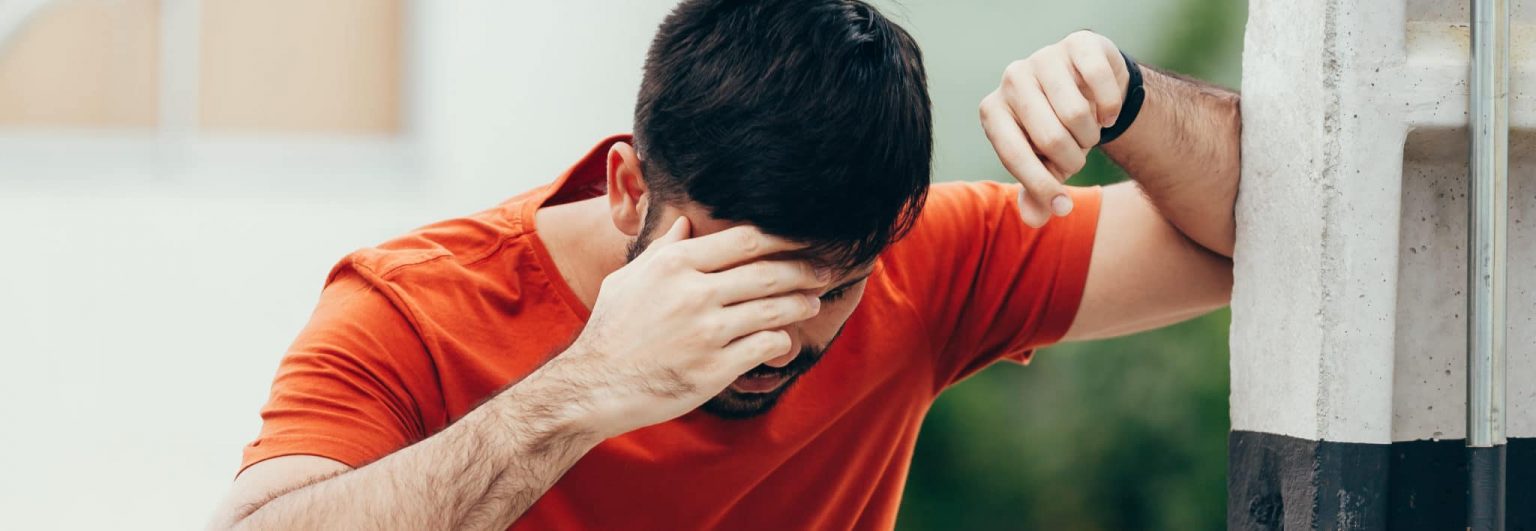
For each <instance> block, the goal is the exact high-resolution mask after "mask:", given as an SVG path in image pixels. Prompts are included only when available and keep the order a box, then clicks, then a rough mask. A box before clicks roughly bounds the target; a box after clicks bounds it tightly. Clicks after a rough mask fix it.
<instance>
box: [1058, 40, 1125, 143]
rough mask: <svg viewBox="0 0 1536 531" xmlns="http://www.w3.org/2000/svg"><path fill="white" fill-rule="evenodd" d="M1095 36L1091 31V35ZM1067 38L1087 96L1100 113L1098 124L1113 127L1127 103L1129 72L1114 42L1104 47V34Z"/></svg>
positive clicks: (1070, 53) (1068, 49) (1067, 46)
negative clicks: (1126, 88) (1126, 89)
mask: <svg viewBox="0 0 1536 531" xmlns="http://www.w3.org/2000/svg"><path fill="white" fill-rule="evenodd" d="M1089 35H1092V34H1089ZM1092 37H1093V38H1080V39H1071V38H1069V39H1067V41H1066V43H1065V45H1066V48H1067V54H1068V55H1070V56H1071V58H1072V65H1073V66H1074V67H1076V69H1077V73H1078V76H1079V77H1081V78H1082V80H1083V85H1084V87H1085V88H1086V89H1087V92H1088V98H1089V100H1091V101H1092V103H1093V107H1094V109H1095V110H1096V112H1097V114H1098V120H1099V125H1100V126H1101V127H1105V128H1107V127H1110V126H1112V125H1115V121H1116V120H1118V119H1119V118H1120V108H1121V105H1123V104H1124V103H1125V86H1126V84H1127V83H1129V82H1130V72H1129V71H1127V70H1126V67H1125V60H1124V59H1122V58H1121V57H1120V52H1119V50H1117V49H1115V47H1114V45H1112V44H1111V45H1108V46H1105V45H1104V44H1103V43H1102V42H1100V41H1103V40H1104V39H1103V37H1099V36H1097V35H1092Z"/></svg>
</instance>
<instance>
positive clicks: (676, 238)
mask: <svg viewBox="0 0 1536 531" xmlns="http://www.w3.org/2000/svg"><path fill="white" fill-rule="evenodd" d="M692 232H693V226H692V225H690V224H689V222H688V217H687V216H678V217H677V221H673V222H672V228H669V229H667V232H665V233H662V235H661V236H659V237H657V238H656V239H655V240H652V241H651V247H659V246H666V245H670V244H674V243H677V242H680V241H683V240H686V239H688V236H689V234H691V233H692Z"/></svg>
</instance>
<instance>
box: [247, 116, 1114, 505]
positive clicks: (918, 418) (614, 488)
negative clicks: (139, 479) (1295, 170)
mask: <svg viewBox="0 0 1536 531" xmlns="http://www.w3.org/2000/svg"><path fill="white" fill-rule="evenodd" d="M625 139H627V137H624V136H617V137H613V138H609V139H607V140H605V141H603V142H602V143H601V144H599V145H598V146H597V147H595V148H594V149H593V150H592V152H591V153H589V154H587V155H586V156H585V157H584V158H583V159H582V160H581V161H580V162H578V163H577V164H576V165H575V166H574V167H572V168H571V169H570V170H569V171H567V172H566V174H565V175H564V176H562V177H561V178H560V179H559V180H558V181H556V182H555V183H554V184H552V185H549V186H545V187H542V188H539V189H536V190H533V191H531V192H528V193H526V194H523V195H520V196H518V197H515V198H512V199H511V200H508V201H507V202H505V203H502V204H501V205H500V206H498V207H496V208H493V209H491V210H487V211H484V212H481V213H478V214H475V215H472V216H469V217H465V218H459V219H453V220H449V221H445V222H441V223H437V224H434V225H430V226H427V227H423V228H421V229H418V230H416V231H414V232H412V233H410V234H408V235H406V236H404V237H401V238H398V239H395V240H393V241H390V242H388V243H385V244H383V245H380V246H378V247H374V248H370V249H364V250H361V251H358V252H356V253H353V254H352V255H350V256H348V257H346V258H345V259H343V260H342V261H341V263H339V264H337V265H336V267H335V268H334V269H333V270H332V271H331V273H330V277H329V279H328V280H327V282H326V287H325V289H324V291H323V292H322V294H321V296H320V302H319V307H318V308H317V309H316V310H315V313H314V315H313V316H312V317H311V319H310V322H309V324H308V326H306V327H305V328H304V330H303V332H301V333H300V334H299V337H298V339H297V340H296V341H295V342H294V344H293V346H292V347H291V349H290V350H289V351H288V354H287V356H286V357H284V359H283V361H282V364H281V366H280V367H279V369H278V373H277V377H276V380H275V381H274V382H273V385H272V396H271V399H270V401H269V402H268V403H267V405H266V407H265V408H263V410H262V419H263V420H264V423H263V425H262V429H261V434H260V436H259V437H258V438H257V439H256V440H255V441H254V442H252V443H251V444H250V445H249V446H247V447H246V448H245V456H244V462H243V465H242V469H243V468H244V467H248V466H250V465H252V464H254V463H256V462H259V461H262V460H264V459H270V458H273V457H277V456H283V455H294V454H308V455H318V456H323V457H328V458H331V459H335V460H337V461H340V462H342V463H346V464H347V465H350V466H352V467H361V466H363V465H366V464H368V463H369V462H372V461H374V460H377V459H379V458H380V457H383V456H385V455H387V454H389V453H391V452H394V451H395V450H398V449H400V448H402V447H404V446H407V445H409V444H411V443H413V442H415V441H419V440H422V439H424V438H426V437H428V436H430V435H432V434H433V433H436V432H437V431H439V430H441V429H443V428H444V427H445V426H447V425H448V424H449V423H451V422H453V421H454V420H455V419H458V418H459V417H461V416H463V415H464V414H465V413H467V412H468V411H469V410H470V409H471V408H473V407H474V406H475V405H477V404H479V403H480V402H481V401H482V400H483V399H485V398H487V397H488V396H489V395H491V394H492V393H494V392H496V391H497V390H499V389H502V388H503V387H505V386H506V385H508V384H510V383H512V382H516V381H517V380H519V379H520V378H523V377H524V376H526V375H527V374H529V373H530V372H532V371H533V370H534V368H535V367H537V366H538V365H539V364H541V363H542V362H544V361H545V360H547V359H549V358H550V357H551V356H553V355H555V354H557V353H558V352H559V350H560V349H561V348H563V347H564V346H565V345H567V344H568V343H569V342H570V341H571V340H572V339H573V338H574V336H575V334H577V333H578V332H579V331H580V330H581V328H582V324H583V322H584V321H585V320H586V318H587V316H588V309H587V308H586V307H585V306H584V305H583V304H582V303H581V302H580V301H579V300H578V299H577V298H576V295H575V294H574V293H573V292H572V291H571V289H570V288H569V287H568V286H567V285H566V284H565V283H564V281H563V280H562V279H561V276H560V274H559V273H558V272H557V271H556V270H555V267H554V262H553V261H552V260H551V259H550V256H549V252H548V250H546V249H545V247H544V244H543V243H542V242H541V241H540V239H539V237H538V232H537V230H536V228H535V227H534V211H535V210H536V209H538V208H539V207H540V206H541V205H546V204H557V203H561V202H568V201H573V200H579V199H583V198H588V197H593V196H595V195H597V194H600V193H601V192H602V187H603V183H604V171H605V169H604V154H605V153H606V152H607V149H608V147H609V146H610V145H611V144H612V143H613V142H616V141H619V140H625ZM1018 190H1019V186H1018V185H1007V184H1000V183H992V182H980V183H943V184H936V185H934V186H933V187H932V189H931V191H930V193H929V196H928V203H927V205H926V207H925V208H924V209H923V211H922V214H921V215H920V217H919V219H918V221H917V223H916V225H915V227H914V228H913V230H912V232H911V233H909V235H908V236H907V237H906V238H905V239H903V240H902V241H900V242H898V243H896V244H894V245H892V246H891V247H890V248H889V249H888V250H887V251H886V252H885V253H884V254H882V255H881V257H880V258H879V259H878V263H877V266H876V268H875V271H874V274H873V275H872V276H871V277H870V279H869V284H868V288H867V289H866V291H865V294H864V298H863V300H862V302H860V304H859V306H858V308H857V310H855V311H854V312H853V315H852V317H851V318H850V319H849V320H848V323H847V324H846V326H845V327H844V329H843V333H842V336H841V337H840V338H839V339H838V340H837V341H836V342H834V343H833V344H832V345H831V347H830V348H829V349H828V350H827V351H826V355H825V357H824V358H823V359H822V360H821V362H820V363H819V364H818V365H817V366H816V367H815V368H813V369H811V370H810V372H808V373H806V374H805V375H804V376H803V377H801V379H800V381H799V382H798V383H797V384H796V385H795V386H794V387H793V388H791V389H790V390H789V391H788V392H786V393H785V394H784V396H783V397H782V399H781V400H780V402H779V404H778V405H777V406H776V407H775V408H774V409H773V410H772V411H770V412H768V413H767V414H764V415H762V416H760V417H756V418H753V419H748V420H724V419H720V418H716V417H713V416H711V415H709V414H707V413H703V412H701V411H694V412H692V413H689V414H686V415H684V416H682V417H680V418H677V419H674V420H671V421H668V422H665V423H662V424H658V425H655V426H651V427H648V428H644V429H641V430H637V431H634V432H630V433H627V434H624V435H621V436H619V437H615V438H613V439H610V440H607V441H605V442H603V443H601V444H599V445H598V446H597V447H596V448H594V449H593V450H592V451H591V452H590V453H588V454H587V455H586V456H584V457H583V458H582V459H581V460H580V461H579V462H578V463H577V464H576V465H575V466H574V467H573V468H571V470H570V471H569V472H567V473H566V474H565V476H564V477H563V478H561V479H560V481H559V482H558V483H556V484H555V485H554V486H553V487H552V488H551V489H550V490H549V492H548V493H546V494H545V495H544V496H543V497H542V498H540V499H539V500H538V502H537V503H535V504H534V506H533V507H532V508H530V509H529V510H528V512H527V513H525V514H524V515H523V517H522V518H521V519H519V520H518V522H517V523H516V524H515V525H514V526H513V528H515V529H601V530H615V529H702V528H724V529H807V528H815V529H891V528H892V527H894V526H895V519H896V511H897V506H898V505H899V502H900V498H901V492H902V487H903V485H904V483H905V480H906V475H907V468H908V463H909V462H910V461H911V458H912V450H913V445H914V443H915V442H916V440H917V432H918V428H919V426H920V425H921V423H922V420H923V415H924V414H925V413H926V412H927V411H928V408H929V405H930V404H931V403H932V402H933V400H934V398H935V397H936V396H937V395H938V394H939V392H940V391H942V390H943V389H945V388H946V387H948V386H949V385H951V384H953V383H955V382H957V381H959V380H961V379H963V378H965V377H966V376H969V375H970V374H972V373H974V372H976V371H978V370H980V369H982V368H984V367H986V366H987V365H989V364H991V363H993V362H994V361H996V360H998V359H1008V360H1012V361H1016V362H1020V363H1023V362H1027V361H1028V360H1029V356H1030V353H1031V351H1032V350H1033V349H1035V348H1037V347H1040V346H1043V345H1046V344H1049V343H1052V342H1055V341H1057V340H1059V339H1060V338H1061V337H1062V335H1063V334H1065V333H1066V330H1067V327H1068V326H1069V325H1070V324H1071V323H1072V319H1073V317H1074V315H1075V314H1076V312H1077V306H1078V302H1079V301H1080V299H1081V297H1082V292H1083V283H1084V282H1085V280H1086V277H1087V270H1088V260H1089V255H1090V254H1091V250H1092V247H1093V237H1094V230H1095V228H1096V226H1097V222H1098V214H1099V191H1098V189H1095V188H1080V189H1073V190H1072V192H1071V193H1072V195H1073V200H1074V202H1075V204H1076V209H1075V210H1074V211H1073V213H1072V214H1071V215H1070V216H1068V217H1066V218H1059V219H1056V220H1054V221H1052V222H1051V223H1049V224H1048V225H1046V227H1045V228H1043V229H1039V230H1036V229H1031V228H1029V227H1028V226H1027V225H1025V224H1024V223H1023V222H1022V221H1021V219H1020V217H1019V215H1018V212H1017V210H1016V209H1017V206H1016V203H1015V201H1016V198H1017V194H1018ZM999 407H1006V404H1000V405H999Z"/></svg>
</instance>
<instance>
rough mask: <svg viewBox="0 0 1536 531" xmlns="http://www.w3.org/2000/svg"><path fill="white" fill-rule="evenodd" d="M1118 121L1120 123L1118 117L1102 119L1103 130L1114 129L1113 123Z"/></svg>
mask: <svg viewBox="0 0 1536 531" xmlns="http://www.w3.org/2000/svg"><path fill="white" fill-rule="evenodd" d="M1118 121H1120V117H1119V116H1111V117H1109V118H1105V119H1104V128H1105V129H1109V128H1110V127H1114V125H1115V122H1118Z"/></svg>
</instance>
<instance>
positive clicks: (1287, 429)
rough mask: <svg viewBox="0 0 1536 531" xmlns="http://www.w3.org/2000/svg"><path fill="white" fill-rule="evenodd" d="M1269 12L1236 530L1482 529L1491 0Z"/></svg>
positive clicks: (1241, 238)
mask: <svg viewBox="0 0 1536 531" xmlns="http://www.w3.org/2000/svg"><path fill="white" fill-rule="evenodd" d="M1522 4H1524V2H1523V1H1521V0H1514V10H1513V12H1514V16H1515V18H1514V21H1513V23H1514V26H1515V30H1514V31H1513V32H1512V34H1513V35H1515V36H1516V37H1517V38H1516V39H1515V41H1514V47H1515V49H1514V50H1513V51H1512V52H1511V58H1512V60H1513V62H1514V64H1512V78H1511V80H1510V84H1511V87H1513V88H1514V91H1513V93H1512V96H1511V105H1510V107H1511V111H1512V113H1511V114H1510V119H1511V126H1512V128H1513V131H1512V132H1511V134H1510V141H1511V151H1510V155H1511V160H1510V167H1509V168H1510V172H1511V178H1510V181H1509V182H1510V187H1511V190H1510V192H1511V195H1510V197H1512V198H1513V199H1512V200H1511V201H1510V203H1509V206H1510V207H1511V210H1509V217H1510V230H1509V233H1508V241H1509V248H1508V252H1509V263H1510V264H1511V269H1510V271H1509V285H1508V291H1509V293H1510V298H1509V311H1508V315H1509V316H1510V325H1511V326H1510V328H1509V331H1508V333H1509V342H1508V344H1509V345H1510V347H1509V359H1508V371H1509V372H1510V376H1509V381H1510V382H1512V383H1514V384H1515V386H1514V387H1511V388H1510V389H1509V402H1508V408H1507V411H1509V419H1508V420H1509V421H1508V423H1507V426H1508V434H1509V436H1510V439H1509V446H1508V458H1507V466H1508V470H1509V471H1510V472H1509V476H1508V478H1509V482H1508V485H1507V492H1508V497H1509V499H1510V500H1536V442H1533V439H1532V438H1531V437H1533V436H1536V384H1533V383H1532V382H1536V354H1533V350H1536V348H1533V346H1536V157H1531V156H1529V155H1526V153H1536V151H1533V150H1532V149H1531V148H1533V147H1536V135H1533V134H1531V129H1532V126H1533V125H1536V113H1532V112H1531V109H1530V108H1529V107H1530V103H1531V102H1530V101H1529V100H1526V99H1524V96H1523V95H1522V94H1521V93H1520V92H1519V87H1521V86H1536V85H1532V83H1536V75H1533V74H1536V69H1532V68H1524V67H1525V66H1529V65H1528V62H1529V61H1530V60H1533V59H1536V54H1533V53H1531V52H1536V50H1533V49H1532V48H1533V46H1532V41H1529V40H1521V39H1519V38H1518V36H1519V35H1521V32H1520V28H1523V27H1527V26H1526V24H1527V23H1528V22H1527V21H1528V20H1531V18H1530V16H1529V15H1526V14H1525V13H1524V12H1523V11H1522V10H1521V5H1522ZM1249 5H1250V8H1249V17H1250V18H1249V21H1248V32H1247V37H1246V42H1245V47H1244V60H1243V117H1244V120H1245V123H1244V137H1243V183H1242V188H1241V190H1240V195H1239V199H1238V212H1237V215H1238V247H1237V256H1236V259H1235V267H1236V286H1235V288H1234V293H1233V303H1232V307H1233V323H1232V402H1231V403H1232V430H1233V431H1232V434H1231V437H1230V441H1229V460H1230V464H1229V474H1228V478H1229V497H1228V507H1227V510H1228V517H1227V518H1228V524H1229V527H1230V528H1232V529H1280V528H1286V529H1335V528H1339V529H1464V528H1466V525H1467V522H1468V516H1469V510H1468V509H1469V507H1468V503H1467V496H1468V491H1469V490H1468V489H1469V485H1468V477H1467V473H1466V467H1467V465H1468V461H1467V455H1468V453H1467V450H1466V441H1465V438H1466V437H1467V432H1466V425H1467V418H1466V408H1465V406H1466V404H1467V402H1466V400H1467V396H1468V394H1467V393H1468V388H1467V386H1466V384H1467V373H1466V372H1465V371H1466V368H1467V356H1466V351H1467V349H1466V346H1467V335H1466V334H1467V331H1468V326H1469V324H1468V317H1467V309H1468V307H1469V306H1468V304H1469V296H1468V293H1469V285H1468V283H1467V280H1468V275H1469V269H1468V261H1467V257H1468V253H1469V252H1470V251H1469V250H1468V247H1467V246H1468V243H1469V242H1468V240H1467V235H1468V225H1467V222H1468V219H1469V211H1468V202H1469V197H1468V194H1467V192H1468V185H1469V180H1468V165H1467V161H1468V160H1469V159H1470V156H1471V155H1470V149H1469V142H1468V139H1469V137H1470V135H1469V130H1468V125H1469V124H1468V112H1469V110H1470V109H1469V107H1468V97H1469V96H1468V94H1469V81H1470V79H1469V74H1470V63H1469V55H1470V54H1469V50H1470V47H1471V27H1470V25H1469V24H1468V21H1469V20H1470V13H1471V12H1470V7H1471V6H1470V2H1469V0H1251V1H1250V4H1249ZM1531 15H1536V13H1531ZM1528 58H1529V59H1528ZM1527 219H1528V220H1531V221H1532V223H1529V224H1527V223H1523V221H1524V220H1527ZM1507 522H1508V524H1509V527H1510V528H1512V529H1518V528H1521V526H1524V527H1526V528H1536V503H1529V502H1524V503H1510V504H1509V513H1508V515H1507Z"/></svg>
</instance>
